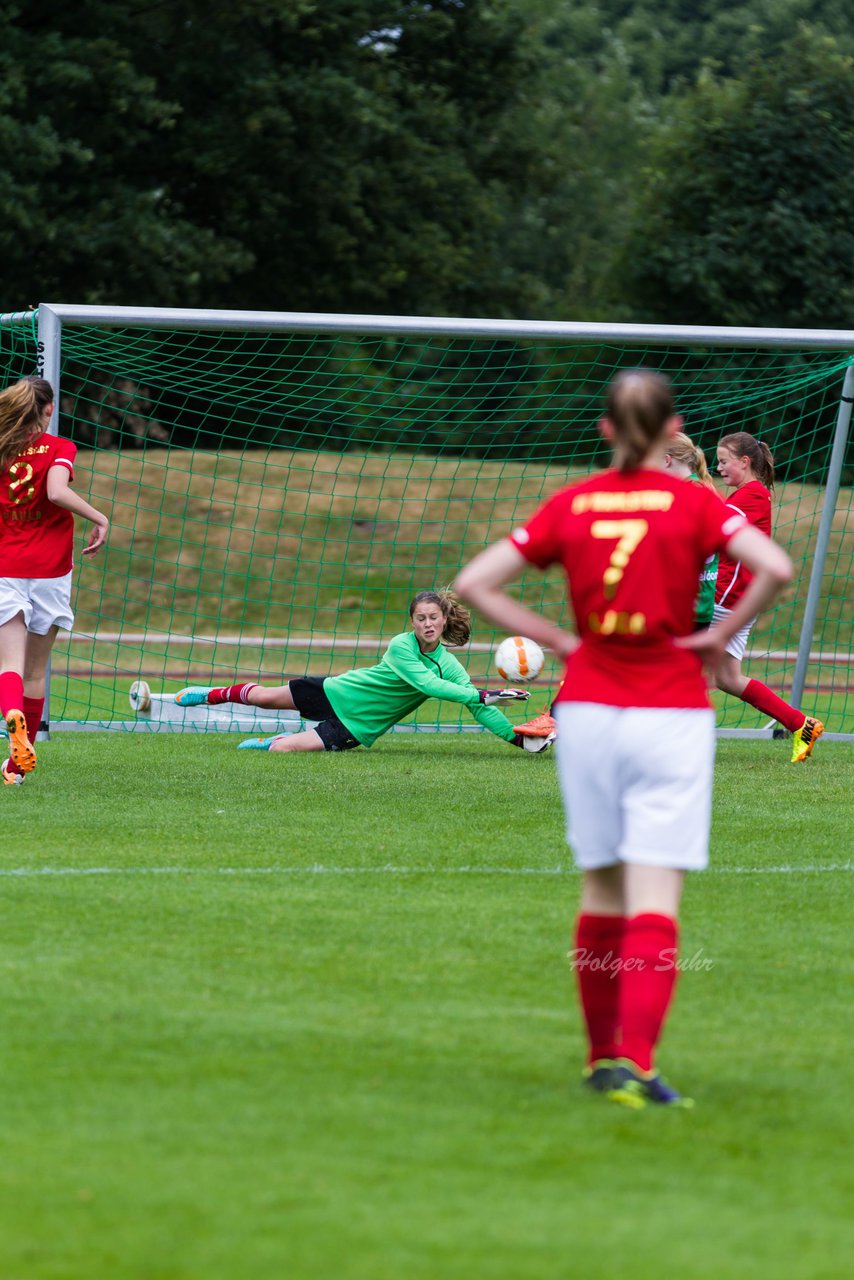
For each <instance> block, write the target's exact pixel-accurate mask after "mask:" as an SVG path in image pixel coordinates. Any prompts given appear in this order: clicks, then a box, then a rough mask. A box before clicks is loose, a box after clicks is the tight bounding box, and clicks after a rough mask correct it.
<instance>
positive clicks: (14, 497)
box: [9, 462, 35, 507]
mask: <svg viewBox="0 0 854 1280" xmlns="http://www.w3.org/2000/svg"><path fill="white" fill-rule="evenodd" d="M9 475H10V476H14V477H15V478H14V480H13V481H12V482H11V484H10V485H9V501H10V502H11V503H12V505H13V506H15V507H17V506H19V505H20V504H21V503H22V502H29V501H30V500H31V498H32V496H33V494H34V493H35V487H34V486H33V485H31V484H30V481H31V480H32V478H33V468H32V467H31V465H30V463H29V462H13V463H12V465H11V467H10V468H9ZM24 485H26V486H27V488H26V489H25V488H24Z"/></svg>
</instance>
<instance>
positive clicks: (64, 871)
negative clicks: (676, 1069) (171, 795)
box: [0, 862, 854, 879]
mask: <svg viewBox="0 0 854 1280" xmlns="http://www.w3.org/2000/svg"><path fill="white" fill-rule="evenodd" d="M848 871H854V862H829V863H825V864H823V865H822V864H817V865H814V866H806V867H791V866H780V867H709V868H707V871H706V872H705V874H712V875H737V876H797V875H831V874H834V873H844V872H848ZM578 874H579V872H578V868H577V867H429V866H428V867H398V866H393V865H392V864H391V863H387V864H386V865H384V866H381V867H334V866H332V867H329V866H325V865H323V864H322V863H315V864H314V865H313V866H310V867H0V877H4V876H5V877H18V878H22V879H36V878H38V877H39V876H576V875H578ZM697 874H703V873H697Z"/></svg>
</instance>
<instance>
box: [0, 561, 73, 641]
mask: <svg viewBox="0 0 854 1280" xmlns="http://www.w3.org/2000/svg"><path fill="white" fill-rule="evenodd" d="M17 613H22V614H23V615H24V623H25V624H26V628H27V630H28V631H33V632H34V633H35V634H36V635H37V636H46V635H47V633H48V631H50V629H51V627H53V626H57V627H62V628H63V630H64V631H70V630H71V628H72V627H73V626H74V614H73V613H72V612H71V574H70V573H65V574H63V576H62V577H61V578H0V626H2V625H3V623H4V622H11V620H12V618H14V617H15V615H16V614H17Z"/></svg>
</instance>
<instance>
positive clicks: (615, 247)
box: [0, 0, 854, 325]
mask: <svg viewBox="0 0 854 1280" xmlns="http://www.w3.org/2000/svg"><path fill="white" fill-rule="evenodd" d="M799 24H809V30H808V31H807V32H806V34H804V35H802V36H801V37H799V38H798V39H796V40H793V37H792V33H793V32H795V31H797V29H798V27H799ZM810 33H811V34H810ZM822 41H824V42H825V43H822ZM828 41H829V42H830V43H827V42H828ZM823 51H825V52H826V55H827V57H826V59H824V54H823ZM852 54H854V17H852V12H851V8H850V5H848V4H846V3H845V0H750V2H749V3H746V4H745V3H743V2H742V0H704V2H703V3H702V4H698V3H696V0H691V2H690V3H689V2H688V0H573V3H572V4H571V5H563V6H557V5H555V4H554V3H552V2H551V0H434V2H433V3H428V2H427V0H380V2H379V3H373V2H370V0H287V2H286V0H233V2H232V3H230V4H225V3H222V2H219V3H217V2H216V0H214V3H211V2H210V0H206V2H204V3H203V2H202V0H171V2H170V3H169V4H156V3H155V4H152V5H150V6H143V7H141V8H140V7H138V6H137V5H135V4H133V3H131V0H77V2H76V3H75V4H74V5H65V6H62V5H58V4H56V3H53V2H52V0H31V2H29V3H26V4H25V3H24V0H4V2H3V3H0V254H2V259H3V263H4V286H5V287H4V299H3V301H2V303H0V307H2V309H3V310H7V309H8V310H20V309H22V308H23V307H25V306H26V305H28V304H34V303H37V302H39V301H42V300H48V301H50V300H54V301H56V300H59V301H70V302H84V303H85V302H100V303H116V304H135V305H146V304H147V305H184V306H195V307H239V308H247V309H261V308H263V309H274V310H294V309H297V310H321V311H357V312H358V311H365V312H379V313H403V314H463V315H465V314H470V315H477V314H481V315H495V316H503V315H506V316H513V317H518V318H550V317H554V318H561V319H566V318H570V319H576V318H587V319H601V320H621V319H629V318H633V319H640V320H647V321H649V320H659V319H676V318H678V317H679V316H681V315H683V314H684V312H685V310H686V301H690V299H691V298H692V297H694V296H695V294H696V307H695V309H694V313H693V314H697V315H698V316H699V318H700V319H702V320H705V321H709V320H711V319H713V317H714V316H718V317H719V316H720V315H722V314H725V315H726V316H727V317H730V316H731V317H733V318H735V317H741V316H754V315H757V314H762V313H764V312H765V311H766V310H769V311H773V313H774V314H775V315H779V316H780V317H782V319H781V323H785V324H790V325H791V324H800V323H810V324H820V325H827V324H830V323H835V320H834V319H833V317H835V316H839V315H843V316H847V315H848V314H850V308H849V307H848V295H847V292H845V290H844V289H843V291H842V293H841V294H840V292H839V281H838V272H837V265H838V262H840V261H841V262H843V263H844V262H846V261H848V262H850V257H851V255H850V253H849V243H850V242H849V239H848V236H847V234H845V232H844V228H842V231H843V234H842V235H840V225H841V222H842V219H843V212H842V211H843V210H844V209H845V208H846V207H848V206H850V183H851V178H850V175H849V168H850V166H848V164H847V152H846V148H847V147H849V145H850V129H849V123H848V120H849V117H848V114H847V113H848V111H849V110H850V108H849V106H848V104H849V103H850V100H851V93H850V68H849V66H848V64H847V62H846V58H847V57H848V56H851V55H852ZM823 59H824V64H823ZM834 78H836V85H835V87H834ZM757 95H758V99H759V102H758V104H757V103H756V102H754V99H755V98H756V97H757ZM762 104H764V106H763V105H762ZM763 112H764V118H763ZM842 156H844V157H845V160H844V162H843V163H840V157H842ZM687 170H692V171H695V176H694V178H693V180H690V178H691V175H690V174H689V173H687V172H686V171H687ZM726 174H729V180H728V181H726V180H725V177H724V176H722V175H726ZM748 178H750V179H751V180H750V181H747V179H748ZM757 179H758V180H757ZM781 184H782V185H781ZM650 190H651V192H652V195H653V196H654V198H655V201H656V202H657V201H658V200H659V198H661V199H662V200H663V209H662V211H660V212H659V211H657V210H656V209H655V208H654V207H653V208H652V209H651V208H650V198H649V192H650ZM675 192H679V193H680V195H682V196H684V200H683V202H682V204H681V205H680V206H679V207H678V217H677V216H676V212H674V214H673V219H672V220H673V224H674V225H673V226H671V224H670V223H669V222H668V221H667V220H666V218H665V217H664V211H665V210H666V209H668V208H669V209H674V208H675V201H674V199H673V198H672V197H673V193H675ZM708 200H711V201H713V204H714V209H713V212H714V213H715V214H717V219H718V220H717V222H716V223H715V224H714V225H713V226H710V219H711V214H710V211H709V209H708V208H707V201H708ZM763 200H764V201H765V203H766V206H767V207H766V210H765V214H764V216H763V214H762V202H763ZM810 226H811V228H812V231H811V234H809V235H808V231H809V228H810ZM671 231H673V232H675V236H674V239H675V241H676V243H674V244H673V246H672V251H671V249H670V246H669V241H670V239H671ZM662 232H663V233H664V234H665V236H666V239H667V241H668V244H667V245H665V249H667V250H668V251H667V252H662V246H661V244H660V235H661V234H662ZM704 237H705V238H707V239H708V240H709V241H710V243H709V245H708V246H707V251H703V252H701V253H700V254H699V257H700V258H701V259H707V261H705V262H702V263H701V265H700V266H699V267H694V266H693V265H692V264H691V262H690V260H691V259H692V258H693V257H694V245H693V243H692V242H693V241H696V240H703V238H704ZM752 237H759V239H760V240H761V242H762V252H761V253H760V254H758V255H757V256H756V257H755V258H754V260H753V262H752V264H751V263H750V262H748V261H747V260H748V259H749V258H750V256H751V255H750V252H749V250H748V249H747V248H745V246H744V243H743V242H744V241H746V240H747V239H749V238H752ZM807 242H809V243H808V244H807ZM627 245H631V249H632V253H631V255H627V252H626V246H627ZM793 250H794V251H793ZM627 259H628V269H627ZM635 259H639V260H641V263H642V264H643V263H644V262H645V261H646V260H649V262H650V263H654V264H655V272H663V277H664V278H663V289H662V290H659V288H658V277H657V275H656V274H655V272H654V271H653V270H652V268H650V270H649V271H647V272H646V273H644V272H643V271H641V272H635V270H634V267H635ZM661 259H663V260H661ZM720 259H725V262H724V271H723V272H722V273H719V272H718V269H717V262H718V260H720ZM775 259H776V260H775ZM787 262H788V263H789V264H790V271H789V275H790V276H791V277H792V279H791V281H789V280H786V281H785V282H784V283H781V280H780V278H779V277H780V276H781V275H783V276H785V275H786V263H787ZM745 264H747V268H748V269H747V270H746V269H745ZM768 271H770V274H769V275H767V278H766V272H768ZM799 272H800V273H801V275H802V278H803V283H802V286H801V287H800V288H799V287H798V285H797V281H796V279H795V277H796V276H797V274H798V273H799ZM698 274H699V275H700V276H701V277H702V281H701V284H702V287H700V288H699V290H697V279H696V277H697V275H698ZM650 279H651V280H652V281H653V285H654V287H652V288H649V287H648V284H647V282H648V280H650ZM703 282H704V283H703ZM716 290H717V292H718V293H725V294H726V299H724V301H725V302H726V303H727V305H726V306H725V307H723V308H722V304H721V299H719V298H717V297H716V296H715V294H716ZM769 300H770V302H771V303H772V304H773V305H772V306H771V307H770V308H769V306H768V304H769ZM671 302H672V303H673V304H674V305H675V306H676V307H677V313H671V312H668V310H667V308H668V307H669V306H670V305H671ZM707 304H708V308H709V309H710V310H704V308H706V307H707ZM689 309H690V308H689ZM710 312H711V313H710ZM701 313H702V314H701ZM768 322H769V323H770V315H769V317H768Z"/></svg>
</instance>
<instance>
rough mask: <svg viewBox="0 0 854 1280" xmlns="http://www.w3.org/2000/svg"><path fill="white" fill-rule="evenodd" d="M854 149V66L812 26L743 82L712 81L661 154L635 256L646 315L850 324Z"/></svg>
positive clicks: (660, 144) (652, 165) (675, 119)
mask: <svg viewBox="0 0 854 1280" xmlns="http://www.w3.org/2000/svg"><path fill="white" fill-rule="evenodd" d="M853 149H854V60H852V58H850V57H848V56H846V55H844V54H842V53H840V52H839V50H838V48H837V47H836V45H835V44H834V42H833V41H832V40H831V39H830V38H829V37H826V36H819V35H817V34H816V33H814V32H811V31H808V30H806V29H804V30H802V31H801V32H800V33H799V34H798V36H797V37H796V38H795V39H794V40H793V41H792V42H791V43H790V44H789V45H787V46H786V48H785V49H784V50H783V51H782V52H781V53H780V54H779V56H778V57H776V58H774V59H772V60H770V61H765V60H763V61H757V62H756V63H754V64H753V65H752V66H751V67H750V68H749V70H748V71H747V72H746V73H745V75H744V76H743V77H742V78H740V79H737V80H723V79H721V78H719V77H716V76H713V75H711V74H708V75H705V76H704V77H702V78H701V80H700V82H699V83H698V85H697V86H696V88H695V89H693V90H690V91H687V92H686V93H684V94H682V95H680V97H679V98H678V99H677V100H676V101H675V102H674V105H673V113H672V117H671V120H670V122H669V123H668V125H667V127H666V128H665V129H663V130H662V131H661V133H660V135H659V137H658V139H657V142H656V144H655V145H654V146H653V148H652V151H651V155H650V159H649V167H648V170H647V183H646V188H645V192H644V196H643V199H642V201H641V203H640V208H639V212H638V216H637V220H636V224H635V227H634V231H633V236H632V238H631V240H630V243H629V247H628V253H627V254H626V256H625V260H624V276H626V277H628V278H629V279H630V281H631V285H632V297H633V299H634V301H635V305H636V307H637V308H638V310H639V311H643V313H644V314H647V313H648V312H649V310H650V309H653V308H654V312H655V314H656V315H658V316H659V317H661V318H663V317H665V316H666V317H667V318H669V319H670V320H672V321H676V322H683V323H711V324H733V325H767V326H778V325H779V326H783V325H796V326H813V327H830V328H832V327H840V328H844V327H846V326H848V325H850V322H851V314H852V307H854V232H852V229H851V217H850V211H851V207H852V202H854V169H852V166H851V164H850V157H851V154H852V150H853ZM697 157H702V163H698V162H697ZM651 298H654V300H655V301H654V303H652V307H651V305H650V301H649V299H651Z"/></svg>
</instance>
